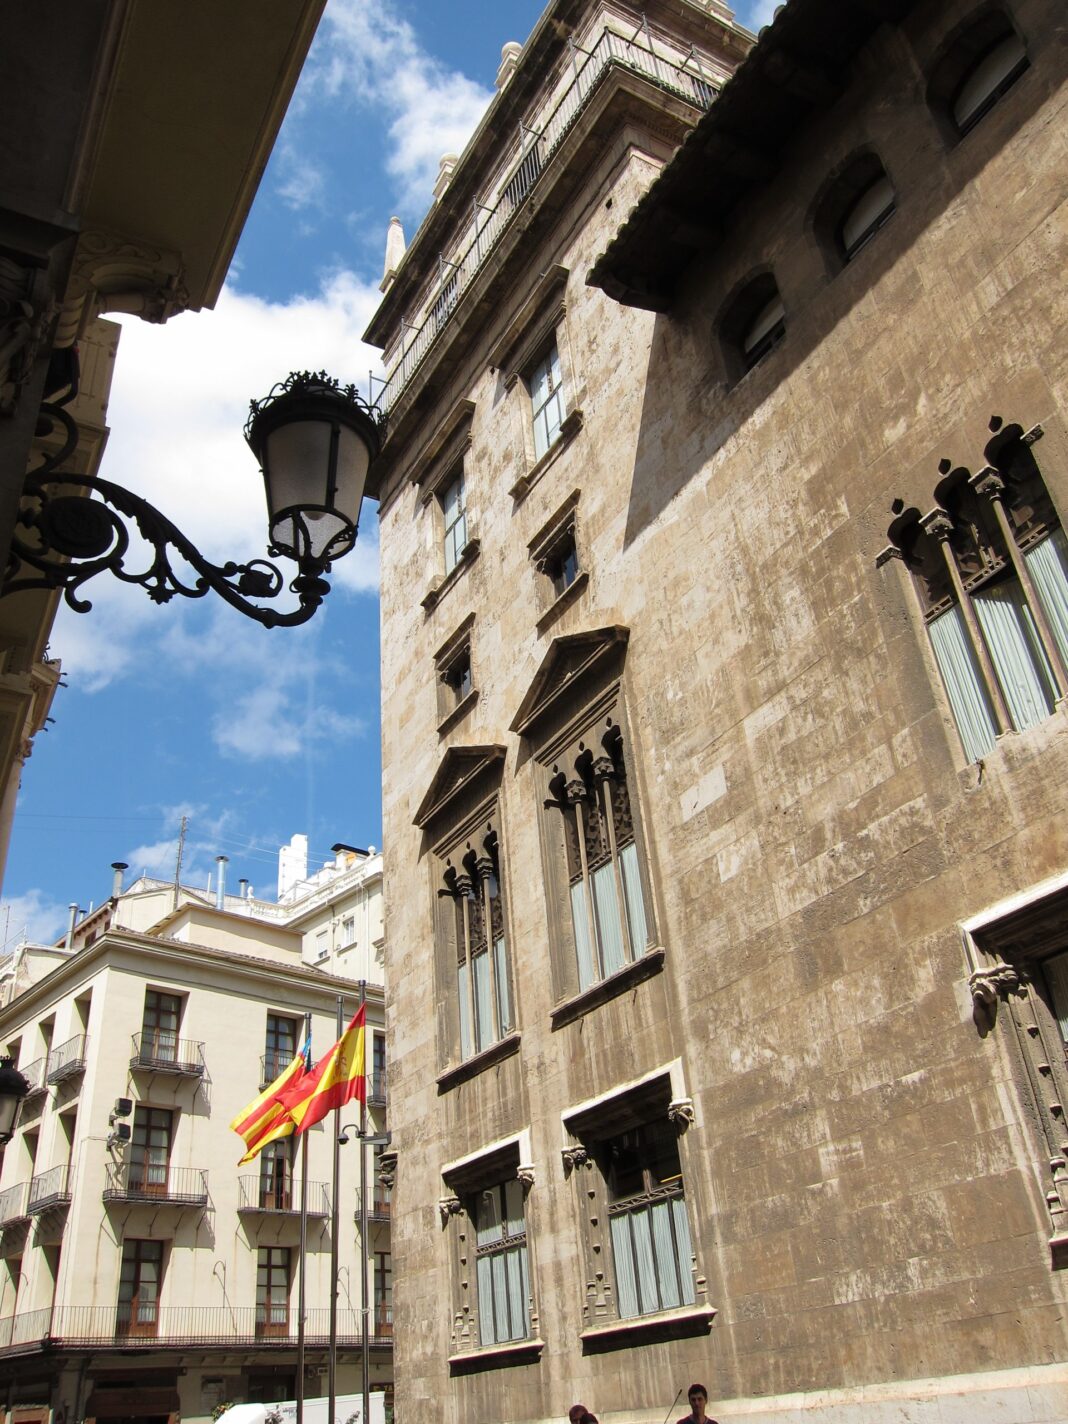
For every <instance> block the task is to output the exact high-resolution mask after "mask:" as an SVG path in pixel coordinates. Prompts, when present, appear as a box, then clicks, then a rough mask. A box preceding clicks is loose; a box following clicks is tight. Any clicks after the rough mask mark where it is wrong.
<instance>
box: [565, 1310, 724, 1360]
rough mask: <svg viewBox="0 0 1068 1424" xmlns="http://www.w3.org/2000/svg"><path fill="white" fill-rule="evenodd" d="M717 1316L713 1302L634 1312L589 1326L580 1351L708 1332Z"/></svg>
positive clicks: (627, 1345)
mask: <svg viewBox="0 0 1068 1424" xmlns="http://www.w3.org/2000/svg"><path fill="white" fill-rule="evenodd" d="M715 1318H716V1307H715V1306H714V1305H688V1306H684V1307H683V1308H682V1309H681V1310H660V1311H657V1312H656V1314H655V1315H637V1316H635V1317H634V1319H633V1320H613V1321H612V1323H611V1324H610V1325H591V1326H589V1328H588V1329H586V1330H583V1331H582V1334H581V1336H580V1337H579V1338H580V1339H581V1340H582V1353H583V1354H584V1355H592V1354H597V1353H599V1352H600V1351H603V1350H626V1349H629V1348H630V1347H631V1346H632V1345H637V1344H643V1345H644V1344H648V1343H651V1342H652V1341H654V1340H680V1339H683V1338H684V1337H685V1336H688V1335H707V1334H708V1332H709V1331H710V1330H711V1329H712V1322H713V1320H714V1319H715Z"/></svg>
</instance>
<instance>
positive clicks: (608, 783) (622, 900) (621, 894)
mask: <svg viewBox="0 0 1068 1424" xmlns="http://www.w3.org/2000/svg"><path fill="white" fill-rule="evenodd" d="M605 763H607V767H606V765H605ZM613 770H614V768H613V767H612V762H611V760H610V758H607V757H605V758H598V760H597V761H596V762H594V773H595V775H597V777H598V779H599V780H600V784H601V790H602V795H603V796H604V819H605V824H606V826H607V830H608V849H609V854H610V855H611V857H612V879H613V882H614V884H615V887H616V904H617V905H618V906H619V921H620V925H621V926H622V930H623V953H624V957H625V958H626V959H627V960H628V961H630V960H633V959H634V958H635V957H636V955H637V952H638V951H637V950H636V949H635V946H634V945H633V944H632V942H631V937H630V917H629V915H628V914H627V896H626V891H625V889H624V886H623V873H622V870H621V869H620V864H619V847H618V846H617V844H616V825H615V819H616V818H615V809H616V808H615V806H614V805H613V795H612V775H613Z"/></svg>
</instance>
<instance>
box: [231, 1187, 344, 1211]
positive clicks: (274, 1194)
mask: <svg viewBox="0 0 1068 1424" xmlns="http://www.w3.org/2000/svg"><path fill="white" fill-rule="evenodd" d="M237 1187H238V1203H237V1209H238V1211H263V1212H271V1213H273V1214H275V1215H279V1216H289V1215H299V1214H300V1183H299V1182H292V1181H289V1180H284V1181H277V1180H274V1179H271V1178H267V1177H239V1178H238V1179H237ZM308 1215H309V1216H316V1217H319V1216H329V1215H330V1193H329V1190H328V1188H327V1186H326V1183H325V1182H309V1183H308Z"/></svg>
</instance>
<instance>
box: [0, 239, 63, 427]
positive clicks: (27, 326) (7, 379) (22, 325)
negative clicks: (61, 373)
mask: <svg viewBox="0 0 1068 1424" xmlns="http://www.w3.org/2000/svg"><path fill="white" fill-rule="evenodd" d="M54 310H55V308H54V306H53V304H52V303H51V302H50V301H49V300H48V295H47V283H46V279H45V276H44V274H43V273H42V272H41V271H40V270H38V269H36V268H33V267H23V266H21V265H20V264H19V263H18V262H13V261H12V260H11V259H10V258H7V257H2V256H0V415H8V416H10V415H14V413H15V410H16V408H17V406H18V399H19V394H20V393H21V390H22V387H23V386H24V385H25V384H26V381H27V379H28V378H29V375H30V372H31V371H32V370H33V366H34V362H35V360H36V359H37V352H38V350H39V348H40V345H41V342H42V339H43V337H44V333H45V329H46V328H47V326H48V323H49V321H50V320H51V318H52V315H53V313H54Z"/></svg>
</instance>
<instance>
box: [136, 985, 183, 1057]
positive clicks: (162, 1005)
mask: <svg viewBox="0 0 1068 1424" xmlns="http://www.w3.org/2000/svg"><path fill="white" fill-rule="evenodd" d="M181 1018H182V1001H181V999H180V998H179V997H178V995H177V994H163V993H160V992H159V990H157V989H148V990H146V991H145V1009H144V1015H143V1017H142V1020H141V1057H142V1058H145V1059H148V1060H149V1061H153V1060H154V1061H156V1062H160V1063H175V1062H177V1059H178V1026H179V1024H180V1023H181Z"/></svg>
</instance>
